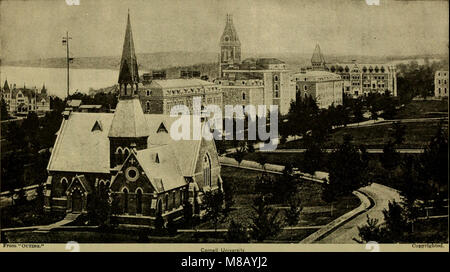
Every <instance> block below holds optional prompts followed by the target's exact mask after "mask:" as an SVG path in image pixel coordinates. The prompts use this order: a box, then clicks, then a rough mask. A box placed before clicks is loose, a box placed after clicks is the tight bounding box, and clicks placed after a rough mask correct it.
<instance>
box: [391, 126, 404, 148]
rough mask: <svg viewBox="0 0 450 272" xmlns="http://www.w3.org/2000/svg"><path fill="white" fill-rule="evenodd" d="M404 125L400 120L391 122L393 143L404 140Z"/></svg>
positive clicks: (398, 143) (400, 142)
mask: <svg viewBox="0 0 450 272" xmlns="http://www.w3.org/2000/svg"><path fill="white" fill-rule="evenodd" d="M405 135H406V127H405V125H403V124H402V123H400V122H395V123H394V124H393V131H392V133H391V137H392V138H393V139H394V144H396V145H400V144H402V143H403V141H404V140H405Z"/></svg>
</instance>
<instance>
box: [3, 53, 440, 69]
mask: <svg viewBox="0 0 450 272" xmlns="http://www.w3.org/2000/svg"><path fill="white" fill-rule="evenodd" d="M311 55H312V52H311V54H299V53H275V54H271V53H267V54H252V53H248V54H247V53H244V54H243V58H244V59H245V58H252V57H271V58H278V59H280V60H283V61H285V62H286V64H287V65H288V67H289V68H291V69H294V70H297V69H299V68H300V67H302V66H307V65H310V64H311ZM217 57H218V53H217V52H186V51H174V52H159V53H140V54H137V58H138V64H139V69H140V70H141V71H151V70H155V69H167V68H174V67H187V66H193V65H200V64H213V63H216V64H217ZM324 57H325V61H326V62H327V63H336V62H352V60H356V61H357V62H359V63H370V62H372V63H386V62H389V63H393V64H397V63H405V62H409V61H413V60H419V62H421V61H424V60H425V59H429V60H436V59H447V58H448V55H439V54H434V55H416V56H360V55H337V56H334V55H326V54H325V55H324ZM2 65H11V66H28V67H47V68H65V67H66V59H65V58H47V59H35V60H20V61H7V60H4V61H3V62H2ZM119 65H120V56H103V57H78V58H77V57H75V59H74V61H73V63H72V64H71V67H72V68H85V69H88V68H91V69H112V70H116V69H118V68H119Z"/></svg>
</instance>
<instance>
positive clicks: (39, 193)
mask: <svg viewBox="0 0 450 272" xmlns="http://www.w3.org/2000/svg"><path fill="white" fill-rule="evenodd" d="M44 190H45V186H44V185H42V184H38V186H37V187H36V197H35V199H34V201H33V202H34V203H33V204H34V205H33V209H34V212H35V214H37V215H42V214H43V213H44V198H45V196H44Z"/></svg>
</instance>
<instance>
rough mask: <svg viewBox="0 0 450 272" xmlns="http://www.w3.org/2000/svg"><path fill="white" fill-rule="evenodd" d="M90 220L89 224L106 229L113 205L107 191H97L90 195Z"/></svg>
mask: <svg viewBox="0 0 450 272" xmlns="http://www.w3.org/2000/svg"><path fill="white" fill-rule="evenodd" d="M88 200H89V201H88V218H89V223H90V224H93V225H99V227H101V228H102V227H106V226H107V225H108V223H109V217H110V215H111V205H110V204H109V196H108V192H107V190H96V191H95V192H94V193H93V194H91V195H89V199H88Z"/></svg>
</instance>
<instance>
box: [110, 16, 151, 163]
mask: <svg viewBox="0 0 450 272" xmlns="http://www.w3.org/2000/svg"><path fill="white" fill-rule="evenodd" d="M138 83H139V74H138V67H137V60H136V55H135V53H134V44H133V35H132V33H131V24H130V14H129V13H128V21H127V30H126V32H125V41H124V44H123V51H122V61H121V62H120V71H119V86H120V94H119V102H118V103H117V106H116V110H115V112H114V117H113V120H112V122H111V127H110V129H109V133H108V137H109V144H110V166H111V168H114V167H116V166H117V165H120V164H122V163H123V161H124V159H125V157H126V156H124V154H123V153H121V150H127V152H129V151H132V150H141V149H146V148H147V139H148V136H149V135H150V130H149V128H148V124H147V119H146V117H145V115H144V112H143V111H142V106H141V103H140V102H139V98H138V93H137V91H138Z"/></svg>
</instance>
